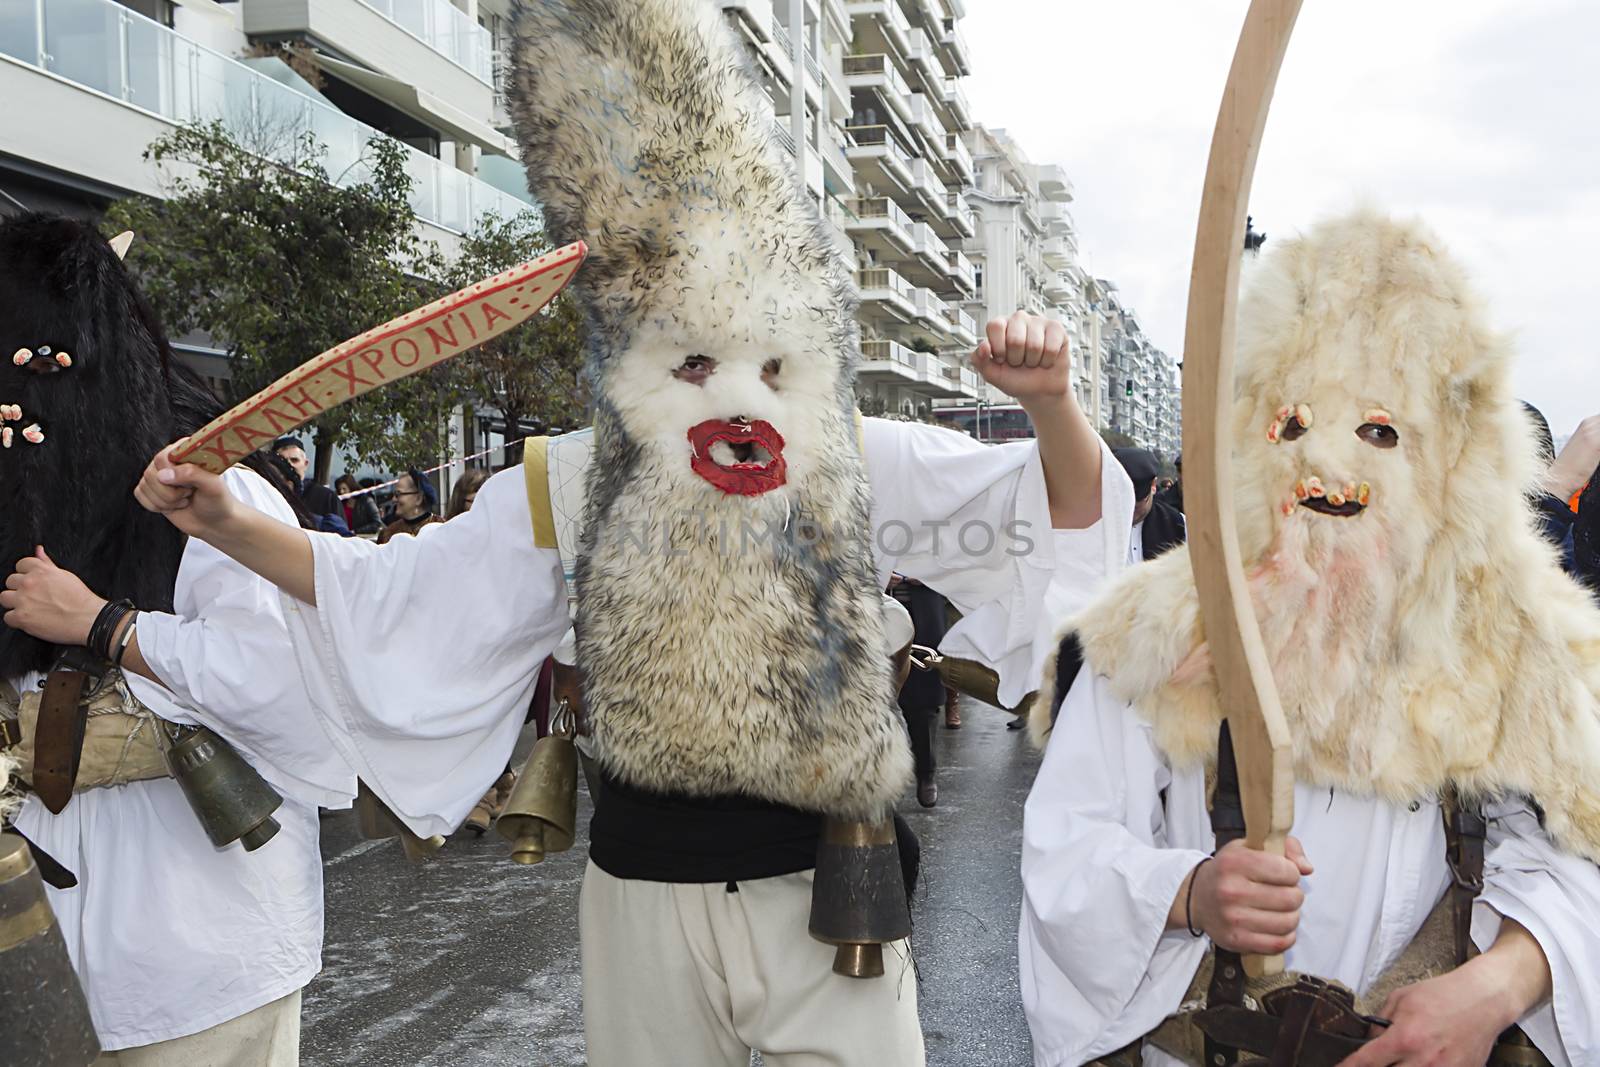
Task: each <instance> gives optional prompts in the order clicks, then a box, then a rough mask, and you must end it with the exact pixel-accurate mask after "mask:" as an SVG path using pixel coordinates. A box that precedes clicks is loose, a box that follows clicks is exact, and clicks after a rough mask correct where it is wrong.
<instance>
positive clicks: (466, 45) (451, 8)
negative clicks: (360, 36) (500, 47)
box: [361, 0, 494, 85]
mask: <svg viewBox="0 0 1600 1067" xmlns="http://www.w3.org/2000/svg"><path fill="white" fill-rule="evenodd" d="M361 2H362V3H363V4H366V5H367V6H368V7H370V8H372V10H374V11H376V12H377V13H378V14H380V15H382V16H383V17H384V18H386V19H388V20H389V21H390V22H392V23H394V24H395V25H396V26H399V27H400V28H401V29H403V30H405V31H406V32H407V33H409V34H411V36H413V37H415V38H416V39H417V40H419V41H421V42H422V43H423V44H425V45H427V46H428V47H429V48H431V49H433V50H434V51H435V52H438V53H439V54H440V55H442V56H444V57H445V58H446V59H448V60H450V62H452V63H454V64H455V65H456V66H458V67H460V68H461V69H462V70H465V71H466V72H467V73H468V74H471V75H472V76H473V77H475V78H477V79H478V80H479V81H481V82H484V83H486V84H489V85H493V84H494V58H493V49H494V41H493V38H491V37H490V36H489V31H488V30H486V29H484V28H483V27H482V26H479V25H478V24H477V23H476V22H474V21H473V20H472V19H470V18H468V17H467V13H466V12H465V11H462V10H461V9H460V8H458V7H456V6H455V5H454V4H452V3H450V2H449V0H361Z"/></svg>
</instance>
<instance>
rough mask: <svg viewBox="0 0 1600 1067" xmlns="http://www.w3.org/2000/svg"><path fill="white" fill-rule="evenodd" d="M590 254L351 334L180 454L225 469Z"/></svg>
mask: <svg viewBox="0 0 1600 1067" xmlns="http://www.w3.org/2000/svg"><path fill="white" fill-rule="evenodd" d="M588 254H589V249H588V246H587V245H585V244H584V243H583V242H582V241H576V242H574V243H572V244H570V245H567V246H565V247H564V248H558V249H555V250H554V251H551V252H546V253H545V254H544V255H542V256H540V257H539V258H538V259H531V260H529V261H528V262H526V263H519V264H517V265H516V266H515V267H512V268H511V269H510V270H505V271H501V272H500V273H499V274H496V275H495V276H494V277H492V278H485V279H484V280H483V281H481V282H478V283H477V284H476V285H469V286H467V287H466V288H465V289H461V290H458V291H457V292H454V293H451V294H450V295H449V296H446V297H441V298H440V299H438V300H435V301H434V302H433V303H431V304H428V305H426V306H424V307H420V308H417V309H416V310H414V311H408V312H406V313H405V314H404V315H401V316H400V317H399V318H397V319H393V320H391V321H389V322H386V323H384V324H383V325H382V326H375V327H373V328H372V329H370V330H368V331H367V332H366V333H363V334H361V335H359V336H357V337H352V338H350V340H348V341H343V342H341V343H339V344H337V345H335V346H334V347H332V348H330V349H328V350H327V351H326V352H324V353H322V354H321V355H320V356H316V357H313V358H312V359H310V360H307V361H306V362H305V363H302V364H301V365H300V366H298V367H296V368H295V369H294V370H292V371H290V372H289V373H288V374H285V375H284V376H283V377H282V378H279V379H278V380H277V381H275V382H273V383H272V384H271V385H269V386H267V387H266V388H265V389H263V390H261V391H260V392H259V393H257V394H256V395H254V396H252V397H251V398H250V399H248V400H246V401H244V402H243V403H241V404H236V405H235V406H234V407H232V408H230V409H228V410H227V411H225V412H223V413H222V414H221V415H219V416H217V417H216V418H215V419H213V420H212V421H211V422H209V423H207V424H206V425H205V426H202V427H201V428H200V429H199V430H197V431H195V433H194V434H193V435H192V436H190V437H189V438H188V439H186V440H184V441H180V442H179V443H178V445H177V446H176V447H175V448H174V449H173V450H172V453H171V455H172V461H173V462H174V463H194V464H196V465H198V466H200V467H204V468H205V469H206V470H208V471H211V472H212V473H213V474H221V473H222V472H223V471H225V470H227V469H228V468H229V467H230V466H231V465H233V464H234V463H237V462H238V461H239V460H241V459H243V458H244V457H245V456H247V455H249V454H250V453H251V452H253V451H255V450H256V449H257V448H260V447H261V446H262V445H265V444H271V443H272V442H273V441H274V440H276V439H277V438H278V437H280V436H282V435H283V434H286V433H288V432H290V431H291V430H294V429H295V428H297V427H299V426H303V425H304V424H306V423H307V422H310V421H311V420H312V419H314V418H316V417H317V416H318V415H321V414H322V413H323V412H324V411H327V410H328V409H330V408H336V407H338V406H339V405H340V404H343V403H344V402H345V401H347V400H352V399H354V398H356V397H358V396H360V395H362V394H363V393H368V392H371V391H372V390H374V389H376V388H378V387H379V386H382V385H385V384H387V383H389V382H392V381H395V380H397V379H400V378H405V377H408V376H409V375H412V374H416V373H417V372H419V371H424V370H427V369H428V368H429V367H432V366H434V365H435V364H438V363H442V362H444V361H445V360H447V359H451V358H453V357H455V356H459V355H460V354H461V353H463V352H466V351H468V350H470V349H473V348H476V347H477V346H478V345H481V344H483V343H484V342H485V341H488V340H490V339H491V338H494V337H498V336H499V335H500V334H502V333H505V332H506V331H507V330H509V329H511V328H512V327H513V326H516V325H517V324H519V323H521V322H524V321H526V320H527V319H529V318H532V317H533V316H534V315H535V314H536V313H537V312H538V311H539V310H540V309H541V308H543V307H544V306H545V305H546V304H548V303H550V301H552V300H554V299H555V298H556V294H558V293H560V292H561V290H562V289H564V288H565V287H566V285H567V283H568V282H570V281H571V280H572V276H573V275H574V274H576V273H577V271H578V268H579V267H580V266H581V265H582V264H583V260H584V257H585V256H587V255H588Z"/></svg>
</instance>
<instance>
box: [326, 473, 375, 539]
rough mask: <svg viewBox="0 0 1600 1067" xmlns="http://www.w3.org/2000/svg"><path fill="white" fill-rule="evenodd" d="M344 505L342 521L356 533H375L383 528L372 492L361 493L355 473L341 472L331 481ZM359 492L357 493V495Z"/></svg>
mask: <svg viewBox="0 0 1600 1067" xmlns="http://www.w3.org/2000/svg"><path fill="white" fill-rule="evenodd" d="M333 488H334V491H335V492H337V493H338V494H339V500H340V503H341V504H342V505H343V507H344V521H345V524H346V525H347V526H349V527H350V529H351V530H352V531H353V532H355V533H357V534H375V533H377V532H378V531H380V530H382V529H383V516H382V515H380V514H378V502H377V501H376V500H374V499H372V496H373V494H371V493H363V492H362V491H361V486H360V485H359V484H358V483H357V482H356V479H355V475H353V474H341V475H339V480H338V481H336V482H334V483H333ZM358 494H359V495H358Z"/></svg>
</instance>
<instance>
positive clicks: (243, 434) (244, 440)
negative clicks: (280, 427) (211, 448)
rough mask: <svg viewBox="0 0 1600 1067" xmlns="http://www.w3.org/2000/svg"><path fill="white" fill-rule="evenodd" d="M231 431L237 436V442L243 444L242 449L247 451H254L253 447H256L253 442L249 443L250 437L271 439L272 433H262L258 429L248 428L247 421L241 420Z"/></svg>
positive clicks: (264, 439)
mask: <svg viewBox="0 0 1600 1067" xmlns="http://www.w3.org/2000/svg"><path fill="white" fill-rule="evenodd" d="M233 432H234V434H235V436H237V437H238V438H239V443H240V444H241V445H243V446H244V450H245V452H247V453H248V452H253V451H255V447H256V446H255V445H254V444H252V443H251V441H250V438H252V437H258V438H260V439H261V440H263V441H271V440H272V439H273V435H272V434H270V433H262V432H261V431H260V430H253V429H251V428H250V426H249V425H248V424H247V423H243V422H241V423H240V424H239V425H237V426H235V427H234V428H233Z"/></svg>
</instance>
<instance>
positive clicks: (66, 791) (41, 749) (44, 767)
mask: <svg viewBox="0 0 1600 1067" xmlns="http://www.w3.org/2000/svg"><path fill="white" fill-rule="evenodd" d="M88 681H89V676H88V675H87V674H85V673H83V672H82V671H74V670H55V671H51V672H50V674H49V676H48V677H46V678H45V680H44V691H43V693H42V695H41V696H40V698H39V722H38V725H37V727H36V728H35V730H34V738H33V775H32V785H33V791H34V792H35V793H38V794H39V799H40V800H41V801H43V802H44V806H45V807H46V808H48V809H49V810H50V814H52V815H59V814H61V811H62V809H63V808H65V807H66V806H67V801H69V800H71V799H72V786H73V783H74V782H76V781H77V780H78V760H79V759H80V758H81V757H82V755H83V732H84V729H85V728H86V727H87V726H88V723H89V709H88V708H86V707H84V706H83V689H84V686H85V684H87V682H88Z"/></svg>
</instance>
